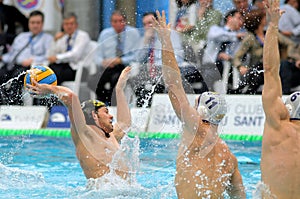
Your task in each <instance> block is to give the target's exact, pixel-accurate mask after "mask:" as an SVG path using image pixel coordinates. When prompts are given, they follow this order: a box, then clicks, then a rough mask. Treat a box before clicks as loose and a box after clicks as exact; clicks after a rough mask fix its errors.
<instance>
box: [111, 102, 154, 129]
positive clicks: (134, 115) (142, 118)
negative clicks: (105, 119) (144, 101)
mask: <svg viewBox="0 0 300 199" xmlns="http://www.w3.org/2000/svg"><path fill="white" fill-rule="evenodd" d="M108 110H109V114H111V115H113V116H114V122H116V121H117V108H116V107H108ZM130 113H131V129H130V131H131V132H136V133H141V132H146V129H147V124H148V121H149V115H150V109H148V108H131V109H130Z"/></svg>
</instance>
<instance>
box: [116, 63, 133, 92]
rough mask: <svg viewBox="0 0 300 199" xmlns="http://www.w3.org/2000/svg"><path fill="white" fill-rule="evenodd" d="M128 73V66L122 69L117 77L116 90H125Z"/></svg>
mask: <svg viewBox="0 0 300 199" xmlns="http://www.w3.org/2000/svg"><path fill="white" fill-rule="evenodd" d="M130 71H131V67H130V66H127V67H126V68H124V69H123V71H122V73H121V75H120V77H119V80H118V83H117V87H118V88H121V89H124V88H125V86H126V83H127V80H128V77H129V73H130Z"/></svg>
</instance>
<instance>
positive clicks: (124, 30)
mask: <svg viewBox="0 0 300 199" xmlns="http://www.w3.org/2000/svg"><path fill="white" fill-rule="evenodd" d="M110 22H111V26H112V27H109V28H106V29H104V30H102V31H101V33H100V35H99V38H98V43H99V47H98V51H97V52H96V54H95V62H96V64H97V65H98V66H99V67H100V73H99V74H98V79H99V81H98V84H97V88H96V94H97V99H98V100H100V101H103V102H105V103H106V104H107V105H111V100H112V99H111V98H112V93H113V89H114V87H115V85H116V83H117V81H118V79H119V76H120V74H121V72H122V70H123V69H124V68H125V67H126V66H127V65H129V64H130V63H131V62H133V61H136V54H135V52H136V50H137V49H138V48H139V42H138V41H140V33H139V31H138V30H137V29H136V28H134V27H132V26H129V25H127V24H126V16H125V14H124V13H122V12H121V11H119V10H115V11H114V12H113V13H112V15H111V21H110Z"/></svg>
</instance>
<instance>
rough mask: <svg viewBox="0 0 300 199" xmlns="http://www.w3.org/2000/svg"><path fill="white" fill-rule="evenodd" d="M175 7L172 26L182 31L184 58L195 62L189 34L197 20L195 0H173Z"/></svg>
mask: <svg viewBox="0 0 300 199" xmlns="http://www.w3.org/2000/svg"><path fill="white" fill-rule="evenodd" d="M175 1H176V5H177V9H175V10H174V11H173V12H176V19H175V21H174V28H175V30H176V31H178V32H180V33H182V45H183V49H184V55H185V59H186V60H187V61H191V62H194V63H196V57H195V52H194V51H193V48H192V47H191V44H190V43H191V42H192V41H191V34H192V31H193V30H194V28H195V25H196V20H197V4H196V2H197V0H175Z"/></svg>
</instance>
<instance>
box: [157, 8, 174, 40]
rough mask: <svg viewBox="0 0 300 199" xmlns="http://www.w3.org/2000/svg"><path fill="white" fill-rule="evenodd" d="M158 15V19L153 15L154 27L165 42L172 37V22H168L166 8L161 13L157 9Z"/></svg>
mask: <svg viewBox="0 0 300 199" xmlns="http://www.w3.org/2000/svg"><path fill="white" fill-rule="evenodd" d="M156 15H157V19H155V18H154V17H153V21H154V24H153V28H154V29H155V30H156V32H157V34H158V36H159V39H160V41H161V43H162V44H164V41H165V40H166V39H169V38H170V35H171V24H167V20H166V14H165V11H164V10H163V11H162V12H161V14H160V13H159V11H156Z"/></svg>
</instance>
